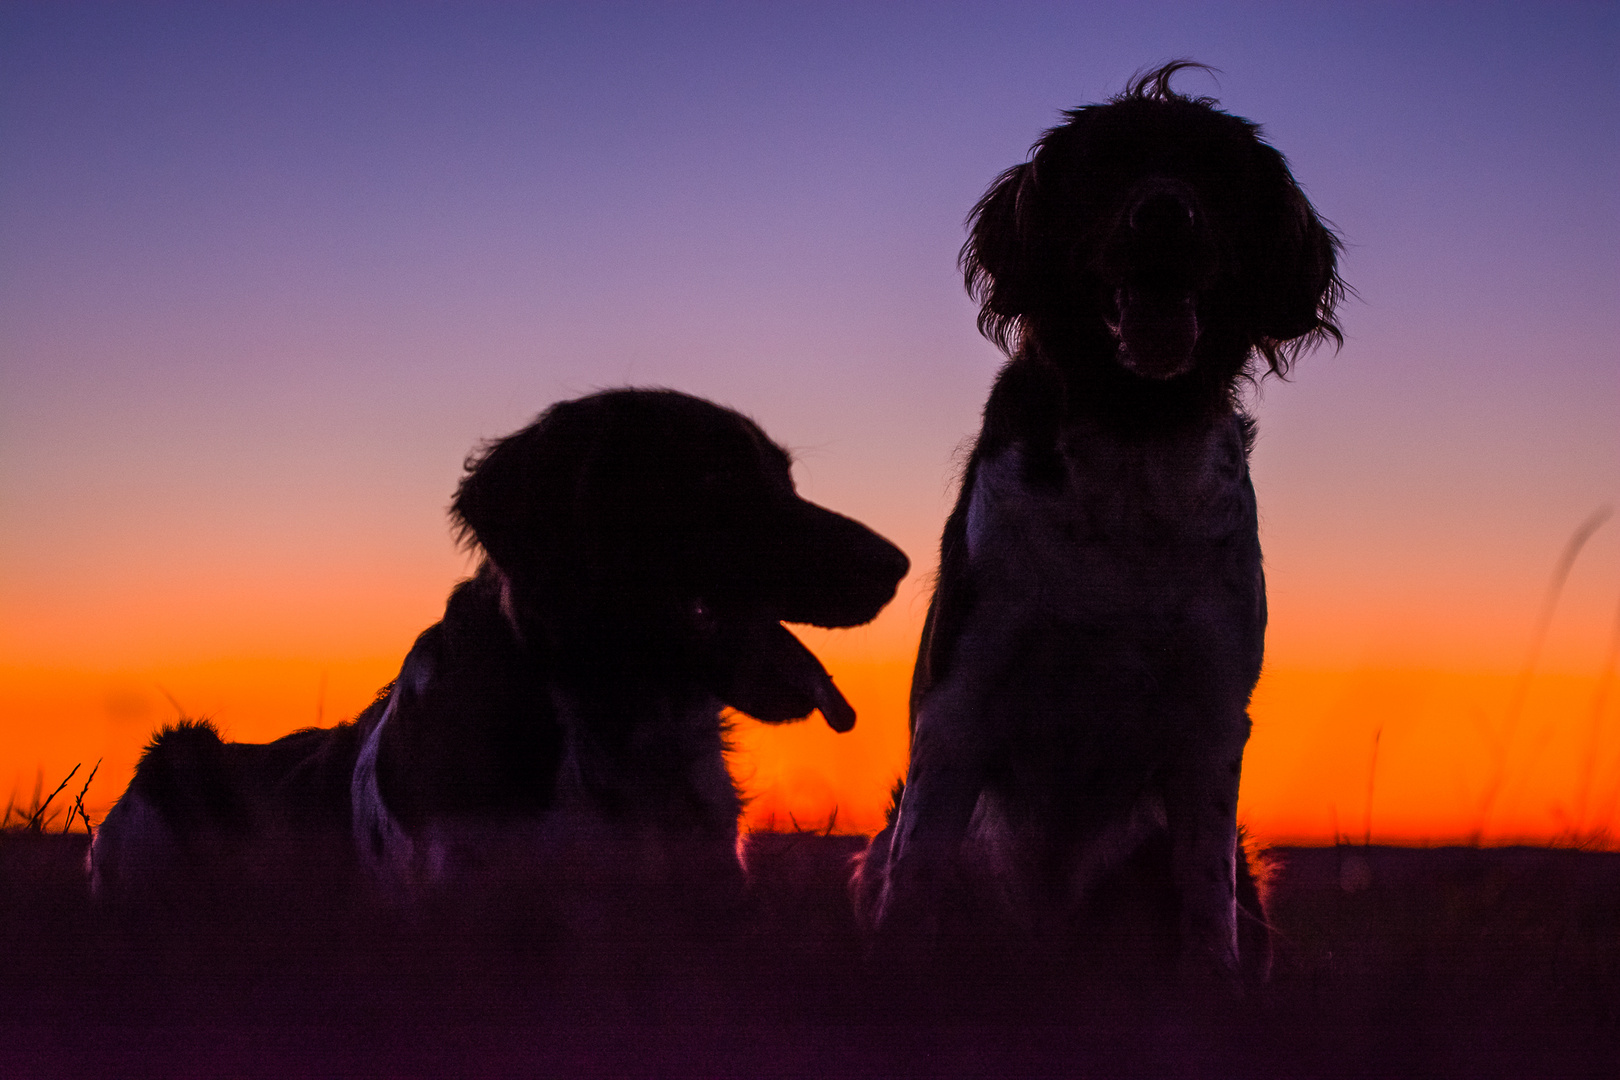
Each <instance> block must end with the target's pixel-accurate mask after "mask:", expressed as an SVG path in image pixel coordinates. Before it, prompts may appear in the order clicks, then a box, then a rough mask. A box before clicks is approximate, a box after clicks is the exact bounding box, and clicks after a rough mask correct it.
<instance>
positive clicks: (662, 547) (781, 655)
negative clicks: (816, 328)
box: [452, 389, 909, 731]
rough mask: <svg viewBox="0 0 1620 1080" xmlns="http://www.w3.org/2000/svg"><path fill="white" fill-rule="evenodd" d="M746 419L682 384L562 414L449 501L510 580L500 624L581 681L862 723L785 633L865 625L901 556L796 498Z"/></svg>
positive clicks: (523, 436) (500, 453)
mask: <svg viewBox="0 0 1620 1080" xmlns="http://www.w3.org/2000/svg"><path fill="white" fill-rule="evenodd" d="M789 466H790V459H789V457H788V454H787V452H786V451H784V450H783V449H782V448H781V447H779V446H777V445H776V444H775V443H773V442H772V441H771V440H770V439H769V438H767V437H766V435H765V433H764V432H763V431H761V430H760V429H759V427H758V426H757V425H756V424H754V423H753V422H752V421H751V420H749V419H748V418H746V417H744V416H742V415H740V414H738V413H735V412H733V411H731V410H729V409H724V408H721V407H719V406H717V405H714V404H712V403H710V402H707V401H704V400H702V399H700V398H695V397H691V396H689V395H686V394H681V393H677V392H675V391H672V390H632V389H626V390H609V391H605V392H602V393H598V394H592V395H590V396H588V397H583V398H580V399H578V400H575V401H565V402H562V403H559V404H557V405H554V406H552V407H551V408H550V409H548V410H547V411H546V412H545V413H543V414H542V415H541V416H540V418H539V419H538V420H536V421H535V422H534V423H533V424H531V425H529V426H528V427H526V428H524V429H523V430H522V431H519V432H517V433H516V434H513V435H510V436H507V437H506V438H504V439H500V440H497V441H495V442H493V443H491V444H489V445H488V446H487V447H485V448H484V450H483V451H482V452H481V453H479V454H477V455H475V456H474V457H473V458H471V459H470V460H469V461H468V464H467V470H468V471H467V475H466V476H465V477H464V478H463V480H462V482H461V487H460V489H459V490H458V491H457V493H456V497H455V501H454V503H453V505H452V514H453V516H454V517H455V519H456V521H457V522H458V523H459V524H460V526H461V528H462V530H463V534H464V536H466V537H468V538H471V539H474V540H476V541H477V543H478V544H479V545H480V546H482V547H483V549H484V551H485V553H486V554H487V555H488V556H489V558H490V560H491V561H492V562H493V563H494V564H495V566H496V567H497V568H498V569H499V571H500V572H501V573H502V574H503V575H504V576H505V579H506V581H507V582H508V586H509V587H508V594H507V595H508V600H507V603H508V607H509V609H510V610H509V611H508V617H509V618H511V619H512V620H513V621H514V622H515V623H516V625H517V627H518V629H519V632H520V633H522V634H524V635H525V636H538V637H539V638H540V639H541V640H543V641H544V642H545V646H546V648H547V650H548V651H549V652H550V653H551V654H552V655H554V656H555V657H557V659H558V660H559V662H561V663H562V664H564V665H565V666H566V667H568V669H569V670H570V672H571V673H572V674H573V675H574V676H575V677H577V678H583V679H588V680H592V681H594V682H598V683H601V682H616V683H624V682H626V681H628V682H629V683H631V684H637V683H641V682H646V681H654V682H657V683H659V684H661V685H669V684H671V683H672V682H678V681H679V680H686V681H687V682H689V683H695V684H696V685H699V686H701V687H702V688H704V689H706V690H707V691H708V692H710V693H712V694H713V695H714V696H715V697H717V698H719V699H720V700H721V701H723V702H725V703H726V704H728V705H730V706H732V707H734V708H737V709H739V710H741V711H743V712H745V713H747V714H748V715H750V716H753V717H755V718H756V719H760V720H765V721H768V722H772V723H777V722H781V721H785V720H791V719H797V718H801V717H804V716H807V715H809V713H810V712H811V711H812V710H813V709H820V710H821V713H822V715H823V716H824V717H825V718H826V720H827V722H828V723H829V724H830V725H832V727H833V728H834V729H836V730H838V731H846V730H848V729H849V728H850V727H851V726H852V725H853V724H854V722H855V714H854V712H853V710H852V709H851V708H850V707H849V704H848V703H847V702H846V701H845V700H844V699H843V697H842V696H841V695H840V694H839V693H838V691H837V690H836V689H835V688H834V687H833V685H832V681H831V679H829V678H828V676H827V673H826V672H825V670H823V668H822V666H821V664H820V663H819V662H818V661H817V660H816V658H815V656H814V655H812V654H811V653H810V651H809V650H808V649H806V648H805V647H804V646H803V645H802V644H800V643H799V641H798V639H797V638H795V637H794V636H793V635H792V634H791V633H790V632H789V631H788V630H787V629H786V628H784V627H783V626H782V623H783V622H784V621H785V622H797V623H810V624H813V625H816V626H825V627H837V626H856V625H859V624H860V623H864V622H866V621H868V620H870V619H871V618H873V617H874V616H875V615H877V613H878V612H879V611H880V610H881V609H882V608H883V606H884V605H885V604H886V603H888V602H889V600H890V598H891V597H893V596H894V591H895V588H896V586H897V585H898V584H899V582H900V579H901V578H902V577H904V576H905V574H906V571H907V569H908V568H909V563H908V561H907V559H906V556H905V555H904V553H902V552H901V551H900V549H899V548H897V547H895V546H894V545H893V544H891V543H889V542H888V541H887V540H884V539H883V538H882V537H880V536H878V535H877V534H876V533H874V532H872V531H871V530H870V529H868V528H866V527H865V526H863V525H861V524H860V523H858V522H856V521H852V520H850V519H849V518H846V517H843V516H841V515H839V514H835V513H833V512H832V511H830V510H826V509H823V508H822V507H820V506H817V505H815V504H814V503H810V502H807V501H806V500H804V499H802V498H800V497H799V496H798V494H797V493H796V492H795V491H794V487H793V477H792V475H791V472H790V468H789Z"/></svg>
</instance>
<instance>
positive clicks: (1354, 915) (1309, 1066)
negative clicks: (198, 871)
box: [0, 803, 1620, 1078]
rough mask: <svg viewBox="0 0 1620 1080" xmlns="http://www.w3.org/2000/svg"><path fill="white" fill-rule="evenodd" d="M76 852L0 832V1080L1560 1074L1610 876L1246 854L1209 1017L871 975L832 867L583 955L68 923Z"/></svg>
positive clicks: (993, 973) (1082, 984)
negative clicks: (1243, 933)
mask: <svg viewBox="0 0 1620 1080" xmlns="http://www.w3.org/2000/svg"><path fill="white" fill-rule="evenodd" d="M40 805H43V803H41V804H40ZM38 810H39V805H36V806H35V807H33V811H34V813H31V814H30V820H32V819H33V818H34V817H35V816H37V811H38ZM87 839H88V838H87V837H86V836H85V835H84V834H82V833H73V834H69V835H64V834H62V833H61V832H49V831H46V830H44V829H43V828H42V829H33V828H29V827H25V826H14V827H12V828H9V829H6V830H4V831H3V832H0V1000H4V1001H6V1002H7V1003H8V1007H7V1010H6V1012H5V1013H4V1014H3V1015H0V1075H4V1076H7V1077H11V1076H17V1077H34V1076H53V1075H60V1076H88V1075H108V1076H112V1075H117V1076H139V1075H152V1076H165V1077H171V1076H218V1075H262V1076H291V1075H377V1076H436V1075H444V1076H482V1075H507V1074H514V1073H515V1074H527V1075H570V1076H619V1075H643V1076H669V1077H675V1076H694V1077H696V1076H704V1077H717V1076H749V1077H752V1076H763V1077H769V1076H801V1075H802V1076H812V1075H813V1076H833V1077H842V1076H874V1077H876V1076H884V1077H888V1076H905V1075H916V1076H1041V1075H1053V1076H1103V1077H1112V1076H1164V1077H1182V1076H1209V1077H1221V1078H1237V1077H1245V1076H1254V1077H1271V1076H1288V1077H1300V1078H1309V1077H1358V1078H1359V1077H1378V1076H1390V1077H1397V1076H1424V1077H1445V1076H1494V1075H1500V1076H1513V1077H1537V1076H1547V1077H1553V1076H1557V1077H1570V1076H1599V1075H1603V1072H1602V1068H1603V1067H1604V1065H1605V1063H1612V1061H1613V1060H1616V1058H1614V1057H1610V1056H1608V1055H1610V1054H1612V1053H1614V1052H1615V1051H1616V1050H1620V855H1617V854H1609V853H1600V852H1581V851H1572V850H1557V851H1555V850H1548V849H1528V848H1506V849H1467V848H1445V849H1434V850H1430V851H1422V850H1402V849H1391V848H1379V847H1370V848H1369V847H1349V846H1345V847H1340V848H1315V849H1310V848H1292V849H1281V850H1273V851H1271V852H1269V853H1268V858H1267V864H1268V865H1269V867H1270V881H1269V886H1268V889H1269V894H1270V903H1271V914H1272V919H1273V922H1274V923H1275V925H1276V928H1277V932H1278V950H1277V951H1278V957H1277V965H1276V970H1275V974H1274V976H1273V980H1272V983H1271V984H1270V986H1269V987H1268V988H1266V989H1265V990H1264V991H1263V992H1261V993H1260V994H1259V995H1256V996H1255V997H1254V998H1253V999H1251V1000H1248V1001H1243V1002H1236V1001H1230V1000H1225V999H1222V998H1218V997H1204V996H1200V995H1197V994H1189V993H1187V992H1185V991H1183V990H1181V989H1178V988H1177V987H1176V985H1175V984H1174V983H1173V981H1170V980H1168V979H1165V978H1161V977H1160V976H1159V975H1158V974H1157V973H1156V972H1155V971H1154V970H1153V969H1151V968H1148V967H1143V966H1135V965H1132V964H1130V963H1129V962H1128V961H1127V960H1125V959H1124V958H1126V957H1128V956H1129V955H1130V954H1129V952H1128V950H1126V951H1123V952H1122V951H1121V950H1120V949H1117V948H1115V949H1102V950H1096V951H1089V952H1088V951H1087V950H1085V949H1081V950H1076V951H1071V952H1068V953H1065V954H1062V955H1058V954H1034V953H1030V952H1027V951H1020V950H1018V949H1016V948H1012V947H1009V946H1008V945H1007V944H1006V943H989V944H988V945H987V946H986V947H984V948H981V949H972V948H964V949H961V950H959V951H957V952H955V953H952V954H949V955H941V956H936V957H934V958H933V959H931V960H927V961H922V960H919V961H916V962H915V964H914V965H912V966H907V967H905V968H903V969H902V968H896V967H894V966H889V967H884V966H882V965H877V964H874V963H872V962H871V961H870V960H868V959H867V958H866V957H865V955H864V952H863V950H862V947H861V944H860V942H859V940H858V938H857V936H856V935H855V931H854V926H853V922H852V919H851V916H850V912H849V907H848V903H847V899H846V897H845V895H844V891H843V885H842V882H843V875H844V874H845V872H846V868H847V863H848V858H849V856H850V855H851V854H852V853H853V852H854V851H855V850H857V849H858V847H859V843H860V841H859V839H858V838H850V837H839V836H823V835H818V834H813V833H800V834H767V835H764V836H757V837H755V838H754V839H753V840H752V841H751V842H750V844H749V845H748V860H749V866H750V870H751V872H752V873H753V874H754V875H755V880H756V885H757V887H756V895H755V897H754V898H753V903H752V906H751V907H750V909H749V910H748V911H747V912H745V913H743V914H741V915H740V916H738V917H737V918H736V920H735V921H734V923H733V924H732V926H731V928H730V929H729V930H719V931H717V930H715V928H713V927H709V928H707V929H705V930H704V931H702V932H695V928H694V927H693V926H692V925H690V924H682V925H675V923H674V921H673V920H670V919H667V918H664V917H663V916H662V915H661V913H660V912H659V911H656V910H649V911H645V912H643V913H642V915H643V916H644V917H643V918H640V919H638V920H637V923H636V925H635V926H633V927H620V928H619V929H618V931H616V932H612V933H604V934H601V935H598V936H597V937H596V938H594V939H593V940H590V941H588V942H586V941H581V940H578V939H577V938H573V937H570V936H569V935H566V934H562V933H559V932H558V931H557V930H556V929H555V927H554V926H552V925H551V924H549V923H548V920H547V919H546V917H545V914H544V912H545V898H544V897H543V896H539V895H524V896H512V895H506V896H493V897H484V898H481V899H480V900H479V901H478V902H476V903H472V902H466V903H463V902H461V901H447V902H445V903H442V904H436V905H426V906H423V907H421V908H416V909H412V910H410V911H399V910H394V909H389V908H386V907H379V906H377V905H375V904H373V903H372V902H371V900H370V899H369V898H368V897H367V896H366V895H365V894H364V893H363V891H360V890H355V889H352V888H348V887H347V886H345V885H343V884H342V883H334V882H331V881H322V880H316V881H308V880H306V881H299V882H289V883H286V884H287V887H286V888H285V889H282V890H279V891H277V890H271V891H269V892H267V891H265V890H263V889H262V888H259V887H256V888H255V889H254V890H253V891H251V892H240V893H237V894H235V895H232V894H230V893H228V892H219V891H215V892H213V893H210V894H209V895H208V896H207V897H206V898H201V897H200V895H199V897H198V898H197V899H196V902H194V903H190V904H180V905H178V906H172V907H168V908H164V909H162V910H156V911H148V912H143V913H140V914H134V913H128V912H124V913H119V912H112V911H105V910H98V909H96V908H95V907H94V906H93V905H92V904H91V903H90V901H89V897H88V895H87V893H86V888H85V879H84V873H83V860H84V853H85V847H86V842H87Z"/></svg>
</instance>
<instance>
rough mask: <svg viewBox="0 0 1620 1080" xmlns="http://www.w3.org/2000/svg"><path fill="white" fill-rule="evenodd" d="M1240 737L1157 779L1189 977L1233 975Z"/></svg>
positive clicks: (1227, 979)
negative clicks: (1161, 788) (1164, 778)
mask: <svg viewBox="0 0 1620 1080" xmlns="http://www.w3.org/2000/svg"><path fill="white" fill-rule="evenodd" d="M1247 730H1248V724H1247V722H1246V721H1245V723H1244V724H1243V735H1242V737H1239V738H1233V739H1229V740H1226V741H1225V742H1223V743H1222V744H1221V745H1218V746H1212V747H1205V748H1202V749H1200V750H1199V751H1197V752H1195V753H1191V754H1189V755H1188V756H1187V757H1186V758H1184V759H1183V760H1182V761H1181V762H1180V764H1179V765H1178V767H1177V768H1176V769H1175V770H1174V772H1173V774H1172V775H1171V776H1170V777H1169V778H1168V780H1167V783H1166V785H1165V810H1166V814H1167V816H1168V819H1169V826H1170V835H1171V840H1172V844H1173V847H1172V854H1171V862H1172V865H1171V872H1172V874H1173V875H1174V878H1175V883H1176V888H1177V891H1178V892H1179V893H1180V895H1181V965H1182V969H1183V973H1184V974H1185V975H1187V976H1188V977H1190V978H1193V979H1197V978H1207V977H1208V976H1209V975H1210V974H1211V973H1213V974H1214V975H1215V976H1216V977H1217V978H1218V979H1219V980H1220V981H1221V982H1223V983H1230V984H1231V985H1232V986H1233V987H1234V988H1236V985H1237V979H1238V935H1237V877H1236V874H1237V868H1236V859H1237V842H1238V838H1237V798H1238V781H1239V779H1240V778H1241V776H1242V772H1243V744H1244V742H1245V741H1247Z"/></svg>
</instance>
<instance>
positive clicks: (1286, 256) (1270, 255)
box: [1255, 146, 1344, 374]
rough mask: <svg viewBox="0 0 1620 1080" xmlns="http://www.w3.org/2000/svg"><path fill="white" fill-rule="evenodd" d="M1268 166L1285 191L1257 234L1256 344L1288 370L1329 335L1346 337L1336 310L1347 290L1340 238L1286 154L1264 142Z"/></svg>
mask: <svg viewBox="0 0 1620 1080" xmlns="http://www.w3.org/2000/svg"><path fill="white" fill-rule="evenodd" d="M1261 150H1262V152H1263V153H1264V155H1265V157H1266V171H1267V172H1268V173H1271V174H1272V175H1273V177H1274V180H1273V181H1272V182H1273V183H1275V184H1277V185H1279V186H1280V187H1281V190H1280V191H1279V193H1278V196H1277V197H1276V198H1275V199H1273V200H1271V202H1272V204H1273V205H1275V206H1277V208H1278V209H1277V212H1276V217H1275V219H1274V221H1273V222H1271V223H1268V224H1269V227H1268V228H1265V229H1262V230H1259V231H1258V235H1260V236H1264V237H1265V238H1266V241H1267V250H1266V251H1264V252H1260V253H1257V258H1258V259H1259V260H1260V262H1259V269H1260V272H1259V274H1258V278H1257V280H1256V281H1255V295H1256V296H1257V297H1258V298H1259V301H1258V302H1259V308H1258V310H1257V311H1256V313H1255V314H1256V323H1255V329H1256V331H1257V332H1258V335H1259V340H1258V342H1257V343H1256V344H1257V345H1258V347H1259V349H1260V351H1261V353H1262V354H1264V356H1265V357H1266V360H1267V362H1268V363H1269V365H1270V367H1271V370H1272V371H1275V372H1277V373H1278V374H1286V373H1287V369H1288V365H1289V363H1290V362H1291V361H1292V360H1293V358H1294V357H1295V356H1297V355H1298V354H1299V353H1300V352H1301V351H1303V350H1304V349H1307V348H1309V347H1311V346H1312V345H1315V344H1317V343H1318V342H1320V341H1322V340H1323V339H1325V338H1332V339H1333V340H1334V341H1336V342H1340V343H1342V342H1343V337H1342V335H1341V334H1340V333H1339V328H1338V326H1337V325H1336V324H1335V323H1334V321H1333V317H1334V310H1335V309H1336V308H1337V306H1338V303H1339V300H1340V299H1341V298H1342V297H1343V295H1344V283H1343V282H1342V281H1341V280H1340V279H1339V274H1338V253H1339V246H1340V245H1339V238H1338V237H1337V236H1335V235H1334V234H1333V231H1332V230H1331V229H1329V228H1328V227H1327V225H1325V224H1324V223H1323V222H1322V220H1321V218H1319V217H1317V215H1316V211H1315V210H1314V209H1313V208H1312V207H1311V204H1310V200H1308V199H1307V198H1306V197H1305V193H1304V192H1302V191H1300V189H1299V185H1298V184H1297V183H1296V182H1295V181H1294V178H1293V176H1292V174H1291V173H1290V172H1289V170H1288V163H1287V162H1286V161H1284V160H1283V156H1282V155H1281V154H1279V153H1278V152H1277V151H1276V150H1274V149H1272V148H1271V147H1269V146H1262V147H1261Z"/></svg>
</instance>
